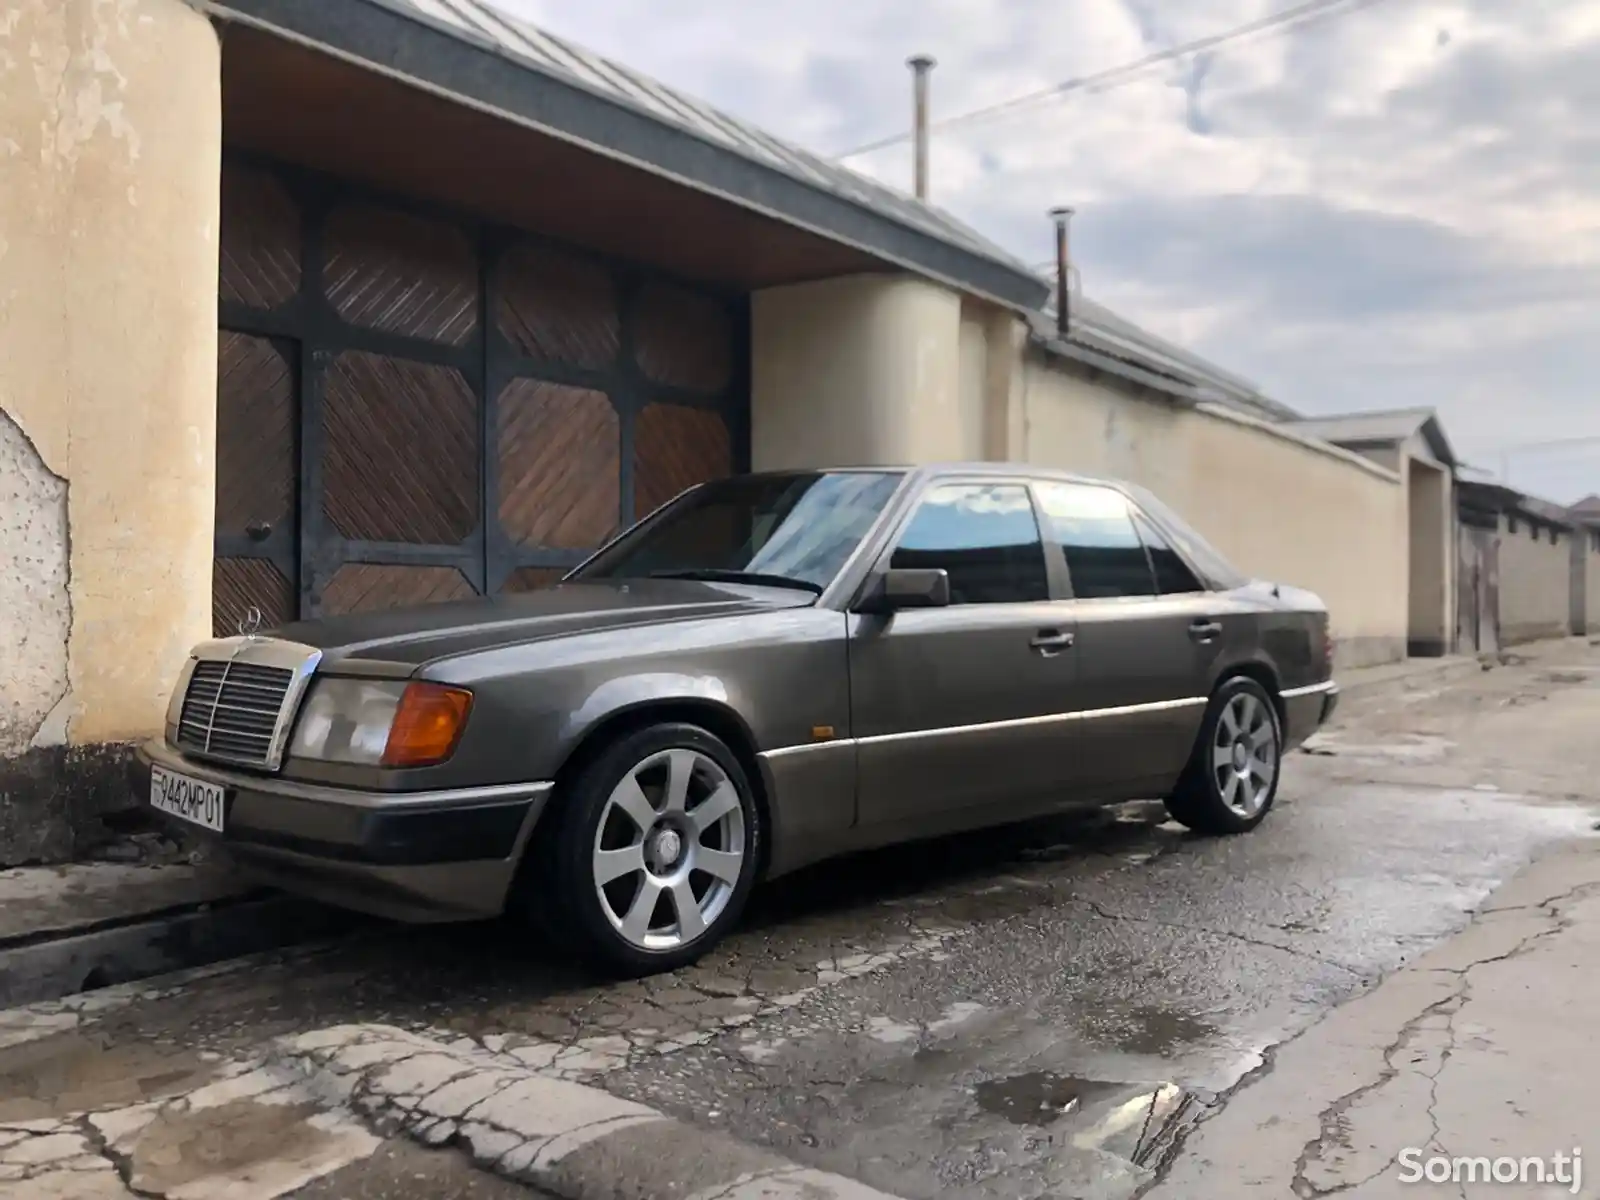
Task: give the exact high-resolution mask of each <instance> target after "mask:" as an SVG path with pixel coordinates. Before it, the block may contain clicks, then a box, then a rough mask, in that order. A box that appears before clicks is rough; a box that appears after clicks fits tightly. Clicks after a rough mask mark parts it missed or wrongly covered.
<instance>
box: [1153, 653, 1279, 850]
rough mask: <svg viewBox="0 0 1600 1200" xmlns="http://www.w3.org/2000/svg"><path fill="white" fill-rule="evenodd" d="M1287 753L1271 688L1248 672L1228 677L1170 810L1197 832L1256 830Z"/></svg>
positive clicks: (1274, 791) (1215, 697) (1274, 794)
mask: <svg viewBox="0 0 1600 1200" xmlns="http://www.w3.org/2000/svg"><path fill="white" fill-rule="evenodd" d="M1282 753H1283V729H1282V725H1281V722H1280V721H1279V719H1278V710H1277V706H1276V705H1274V704H1273V702H1272V697H1271V696H1269V695H1268V694H1267V690H1266V689H1265V688H1264V687H1262V686H1261V685H1260V684H1259V683H1257V682H1256V681H1255V680H1254V679H1248V678H1245V677H1243V676H1235V677H1234V678H1232V679H1227V680H1224V681H1223V683H1222V685H1221V686H1220V687H1218V688H1217V690H1216V692H1215V693H1214V694H1213V695H1212V697H1211V701H1210V703H1209V704H1208V705H1207V706H1206V715H1205V720H1204V721H1203V722H1202V723H1201V726H1200V735H1199V737H1198V738H1196V740H1195V746H1194V751H1193V753H1192V754H1191V755H1190V758H1189V764H1188V766H1187V767H1185V768H1184V773H1183V777H1182V778H1181V779H1180V780H1179V781H1178V786H1177V788H1176V789H1175V790H1174V791H1173V794H1172V795H1171V796H1170V797H1168V799H1167V812H1168V813H1170V814H1171V816H1172V818H1173V820H1175V821H1178V822H1180V823H1182V824H1184V825H1187V826H1188V827H1189V828H1190V829H1192V830H1194V831H1195V832H1196V833H1207V834H1227V833H1244V832H1245V831H1246V830H1250V829H1254V828H1255V827H1256V826H1257V825H1259V824H1261V822H1262V821H1263V820H1265V819H1266V816H1267V812H1268V811H1269V810H1270V809H1271V808H1272V803H1273V801H1274V800H1275V799H1276V798H1277V794H1278V775H1279V769H1280V766H1281V759H1282Z"/></svg>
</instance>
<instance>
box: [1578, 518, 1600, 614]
mask: <svg viewBox="0 0 1600 1200" xmlns="http://www.w3.org/2000/svg"><path fill="white" fill-rule="evenodd" d="M1582 536H1583V538H1584V539H1585V553H1584V556H1583V557H1584V592H1583V596H1584V619H1585V624H1586V625H1587V626H1588V630H1587V632H1589V633H1590V634H1600V530H1594V529H1590V530H1585V531H1584V533H1583V534H1582Z"/></svg>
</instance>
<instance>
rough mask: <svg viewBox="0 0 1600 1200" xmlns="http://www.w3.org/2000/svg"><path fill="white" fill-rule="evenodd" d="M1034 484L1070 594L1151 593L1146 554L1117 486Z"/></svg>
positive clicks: (1081, 595) (1096, 595)
mask: <svg viewBox="0 0 1600 1200" xmlns="http://www.w3.org/2000/svg"><path fill="white" fill-rule="evenodd" d="M1035 487H1036V489H1037V491H1038V495H1039V502H1040V506H1041V507H1042V508H1043V509H1044V512H1045V519H1046V520H1048V521H1049V522H1050V534H1051V536H1052V537H1054V538H1055V539H1056V540H1057V541H1058V542H1059V543H1060V544H1061V552H1062V553H1063V554H1065V555H1066V556H1067V571H1068V572H1069V573H1070V574H1071V576H1072V594H1073V595H1074V596H1080V597H1082V598H1084V599H1098V598H1103V597H1107V596H1153V595H1155V593H1156V589H1155V581H1154V580H1153V579H1152V578H1151V575H1150V560H1149V558H1148V557H1147V556H1146V555H1145V550H1144V543H1143V542H1142V541H1140V540H1139V532H1138V530H1137V529H1135V528H1134V525H1133V516H1132V514H1131V513H1130V512H1129V511H1128V502H1127V500H1126V499H1124V498H1123V495H1122V493H1121V492H1118V491H1115V490H1113V489H1112V488H1105V487H1094V486H1092V485H1089V484H1082V483H1053V482H1047V481H1041V482H1040V483H1038V484H1036V485H1035Z"/></svg>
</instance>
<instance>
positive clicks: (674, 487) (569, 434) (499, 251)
mask: <svg viewBox="0 0 1600 1200" xmlns="http://www.w3.org/2000/svg"><path fill="white" fill-rule="evenodd" d="M221 242H222V245H221V271H220V284H219V286H220V326H221V335H220V339H219V345H218V383H217V409H218V412H217V418H218V425H217V512H216V573H215V581H214V586H213V621H214V624H215V627H216V629H217V631H218V633H219V634H231V633H233V632H234V631H235V630H236V629H237V628H238V624H239V621H240V618H241V617H242V616H243V614H244V613H245V612H246V611H247V610H248V609H249V608H250V607H251V606H252V605H254V606H255V607H257V608H259V609H260V610H261V612H262V614H263V617H264V623H265V624H267V625H271V624H274V623H277V622H280V621H285V620H290V619H293V618H294V617H296V616H317V615H325V614H333V613H347V612H357V611H362V610H368V609H374V608H388V607H394V606H397V605H401V604H414V603H423V602H428V601H436V600H447V599H455V598H458V597H464V596H470V595H473V594H474V593H478V594H490V593H496V592H511V591H525V590H528V589H530V588H533V587H537V586H539V585H540V584H542V583H544V582H547V581H548V580H550V579H553V578H555V577H556V576H558V575H560V574H561V573H562V572H563V571H564V570H565V569H566V568H567V567H569V566H571V565H572V564H574V563H576V562H578V561H580V560H581V559H582V558H583V557H584V556H585V555H586V554H587V553H588V552H589V551H590V550H592V549H593V548H595V547H596V546H598V545H599V544H600V543H601V542H603V541H604V540H605V539H606V538H607V536H608V535H609V534H610V533H611V532H612V531H613V530H614V529H615V528H616V527H617V526H618V525H619V524H621V523H625V522H626V521H629V520H632V519H634V518H636V517H638V516H642V515H644V514H645V513H647V512H649V511H650V510H651V509H652V508H654V507H655V506H656V505H658V504H660V503H662V502H663V501H665V500H667V499H669V498H670V497H671V496H673V495H674V494H676V493H677V492H678V491H680V490H681V489H683V488H685V487H688V486H689V485H690V484H693V483H698V482H700V481H702V480H705V479H711V478H717V477H720V476H723V475H727V474H730V473H732V472H734V471H737V470H741V469H744V468H745V467H746V465H747V461H746V460H747V454H748V446H749V427H748V421H749V395H748V379H749V370H748V362H747V352H748V351H747V347H748V323H747V321H748V319H747V315H746V314H747V308H746V305H745V302H744V300H743V298H742V297H737V296H725V295H717V294H713V293H710V292H707V291H706V290H704V289H700V288H691V287H688V286H685V285H683V284H681V283H675V282H673V281H670V280H665V279H662V278H659V277H657V276H654V275H651V274H649V273H648V272H645V271H642V270H638V269H634V268H630V267H627V266H625V265H619V264H616V263H613V262H607V261H605V260H602V259H600V258H598V257H596V256H593V255H589V254H585V253H582V252H578V251H575V250H572V249H570V248H567V247H562V246H557V245H553V244H551V243H549V242H546V241H542V240H539V239H537V238H534V237H532V236H529V235H525V234H521V233H517V232H514V231H508V230H502V229H497V228H491V227H487V226H484V225H480V224H474V223H469V222H465V221H461V220H458V219H454V218H452V217H451V216H449V215H446V214H441V213H439V212H438V211H436V210H430V209H428V208H427V207H425V206H418V205H411V204H408V203H406V202H404V201H397V200H394V199H392V198H387V197H381V196H375V195H372V194H370V193H365V192H361V191H359V190H356V189H353V188H351V187H350V186H349V185H346V184H343V183H338V182H335V181H332V180H329V179H327V178H326V177H322V176H317V175H313V174H308V173H303V172H298V171H292V170H288V169H285V168H283V167H280V166H276V165H273V164H266V163H262V162H259V161H257V160H253V159H250V158H247V157H243V156H238V155H234V154H229V155H228V156H227V157H226V159H225V164H224V168H223V177H222V235H221Z"/></svg>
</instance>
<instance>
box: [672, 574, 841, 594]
mask: <svg viewBox="0 0 1600 1200" xmlns="http://www.w3.org/2000/svg"><path fill="white" fill-rule="evenodd" d="M650 578H651V579H701V580H704V581H705V582H707V583H753V584H757V585H759V586H761V587H786V588H799V589H800V590H801V591H802V592H810V593H811V594H812V595H813V596H820V595H822V588H821V587H819V586H818V585H817V584H814V583H812V582H811V581H810V580H809V579H791V578H790V577H789V576H787V575H765V574H763V573H762V572H760V571H723V570H719V569H718V568H716V567H685V568H684V569H683V570H678V571H651V572H650Z"/></svg>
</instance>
